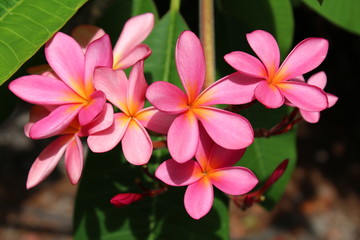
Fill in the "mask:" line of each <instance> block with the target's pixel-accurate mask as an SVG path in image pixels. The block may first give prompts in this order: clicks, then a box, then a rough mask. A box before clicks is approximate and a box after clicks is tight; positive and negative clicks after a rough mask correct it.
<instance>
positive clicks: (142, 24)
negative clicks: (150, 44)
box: [114, 13, 154, 69]
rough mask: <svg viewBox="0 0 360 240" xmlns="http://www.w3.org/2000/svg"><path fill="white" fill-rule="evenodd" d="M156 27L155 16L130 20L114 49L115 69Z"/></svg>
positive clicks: (150, 14)
mask: <svg viewBox="0 0 360 240" xmlns="http://www.w3.org/2000/svg"><path fill="white" fill-rule="evenodd" d="M153 27H154V15H153V14H152V13H145V14H141V15H138V16H135V17H132V18H130V19H129V20H128V21H127V22H126V23H125V25H124V28H123V30H122V32H121V34H120V37H119V39H118V41H117V43H116V44H115V47H114V68H115V69H117V67H116V66H117V65H118V63H119V62H121V60H122V59H124V58H125V57H126V56H127V55H128V54H129V53H130V52H131V51H132V50H133V49H134V48H135V47H136V46H137V45H138V44H140V43H141V42H142V41H144V40H145V38H146V37H147V36H148V35H149V34H150V32H151V30H152V29H153Z"/></svg>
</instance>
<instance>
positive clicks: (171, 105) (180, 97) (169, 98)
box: [146, 81, 188, 114]
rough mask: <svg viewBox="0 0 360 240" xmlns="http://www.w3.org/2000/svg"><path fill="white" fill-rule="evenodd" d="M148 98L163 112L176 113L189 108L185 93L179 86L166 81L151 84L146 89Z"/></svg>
mask: <svg viewBox="0 0 360 240" xmlns="http://www.w3.org/2000/svg"><path fill="white" fill-rule="evenodd" d="M146 98H147V99H148V100H149V101H150V103H151V104H152V105H153V106H154V107H156V108H157V109H159V110H160V111H163V112H168V113H172V114H175V113H180V112H183V111H184V110H186V109H187V108H188V105H187V103H188V101H187V96H186V95H185V93H184V92H183V91H181V90H180V88H178V87H177V86H175V85H173V84H171V83H168V82H164V81H158V82H154V83H153V84H151V85H150V86H149V87H148V89H147V91H146Z"/></svg>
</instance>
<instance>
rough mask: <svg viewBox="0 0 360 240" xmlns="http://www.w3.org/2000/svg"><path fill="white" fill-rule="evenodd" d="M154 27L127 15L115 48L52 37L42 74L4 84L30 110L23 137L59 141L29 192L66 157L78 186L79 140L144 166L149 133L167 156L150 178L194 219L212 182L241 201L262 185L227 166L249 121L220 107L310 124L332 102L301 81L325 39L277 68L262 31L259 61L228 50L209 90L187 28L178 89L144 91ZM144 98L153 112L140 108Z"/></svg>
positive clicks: (246, 135) (318, 79) (33, 174)
mask: <svg viewBox="0 0 360 240" xmlns="http://www.w3.org/2000/svg"><path fill="white" fill-rule="evenodd" d="M153 26H154V17H153V15H152V14H151V13H146V14H142V15H139V16H135V17H133V18H131V19H129V20H128V21H127V22H126V24H125V25H124V28H123V30H122V33H121V35H120V37H119V39H118V41H117V43H116V44H115V46H114V48H113V47H112V45H111V42H110V38H109V36H108V35H107V34H106V33H105V32H104V31H103V30H102V29H99V28H97V27H94V26H88V25H84V26H80V27H78V28H76V29H75V30H74V31H73V33H72V36H69V35H66V34H64V33H60V32H59V33H56V34H55V35H54V36H53V38H52V39H51V40H50V41H49V42H48V43H47V44H46V46H45V56H46V60H47V62H48V64H49V67H48V69H46V71H43V72H41V73H40V74H33V75H28V76H23V77H20V78H18V79H15V80H13V81H12V82H11V83H10V85H9V88H10V90H11V91H12V92H13V93H14V94H15V95H17V96H18V97H20V98H21V99H23V100H24V101H27V102H29V103H32V104H34V107H33V108H32V110H31V113H30V122H29V123H28V124H27V125H26V126H25V133H26V135H27V136H28V137H30V138H32V139H44V138H49V137H54V136H57V138H56V139H55V140H54V141H53V142H52V143H51V144H50V145H48V146H47V147H46V148H45V149H44V150H43V151H42V152H41V153H40V155H39V156H38V157H37V159H36V160H35V162H34V163H33V165H32V167H31V169H30V172H29V175H28V180H27V188H32V187H34V186H35V185H37V184H38V183H40V182H41V181H42V180H44V179H45V178H46V177H47V176H48V175H49V174H50V173H51V172H52V171H53V170H54V168H55V167H56V165H57V163H58V162H59V161H60V159H61V157H62V156H63V155H64V159H65V166H66V170H67V173H68V176H69V179H70V181H71V183H72V184H76V183H78V181H79V179H80V177H81V172H82V169H83V162H84V153H83V145H82V141H81V138H86V140H87V145H88V147H89V148H90V150H91V151H93V152H106V151H109V150H111V149H113V148H114V147H115V146H117V145H118V144H120V143H121V145H122V150H123V153H124V156H125V158H126V159H127V161H128V162H129V163H131V164H134V165H144V164H147V163H148V161H149V160H150V158H151V155H152V151H153V148H154V146H153V142H152V139H151V137H150V134H149V131H148V130H151V132H155V133H159V134H163V135H165V136H166V137H167V138H166V139H167V140H166V141H167V147H168V150H169V153H170V155H171V159H169V160H166V161H165V162H163V163H161V164H160V165H159V167H158V168H157V170H156V172H155V176H156V177H157V178H158V179H160V180H161V181H163V182H164V183H166V184H167V185H170V186H188V187H187V190H186V193H185V198H184V203H185V208H186V210H187V212H188V213H189V215H190V216H191V217H193V218H195V219H199V218H201V217H203V216H204V215H206V214H207V213H208V212H209V210H210V209H211V206H212V203H213V197H214V193H213V186H215V187H216V188H218V189H219V190H221V191H222V192H224V193H226V194H229V195H241V194H245V193H248V192H249V191H251V190H252V189H253V188H254V187H255V186H256V184H257V183H258V180H257V178H256V176H255V175H254V174H253V173H252V172H251V171H250V170H249V169H247V168H244V167H238V166H233V165H235V164H236V163H237V162H238V161H239V160H240V159H241V157H242V155H243V154H244V152H245V149H246V148H247V147H248V146H249V145H251V144H252V142H253V141H254V131H253V129H252V126H251V124H250V123H249V121H248V120H247V119H246V118H244V117H243V116H241V115H239V114H237V113H234V112H231V111H227V110H224V109H221V108H218V107H216V106H217V105H218V104H227V105H239V104H247V103H250V102H253V101H255V100H257V101H259V102H260V103H262V104H263V105H265V106H266V107H267V108H278V107H280V106H282V105H283V104H286V105H289V106H292V107H296V108H299V109H300V113H301V115H302V116H303V118H304V119H305V120H306V121H308V122H317V121H318V120H319V117H320V111H322V110H324V109H326V108H328V107H331V106H332V105H334V104H335V102H336V100H337V98H336V96H334V95H332V94H328V93H325V92H324V91H323V88H324V87H325V85H326V75H325V74H324V73H323V72H320V73H318V74H316V75H314V76H312V77H311V78H309V80H308V81H307V82H306V81H305V80H304V77H303V74H305V73H307V72H309V71H311V70H313V69H314V68H316V67H317V66H318V65H319V64H320V63H321V62H322V61H323V60H324V58H325V56H326V53H327V50H328V43H327V41H326V40H325V39H320V38H308V39H305V40H304V41H302V42H301V43H299V44H298V45H297V46H296V47H295V48H294V50H293V51H292V52H291V53H290V54H289V56H288V57H287V58H286V59H285V61H284V62H283V63H282V65H281V66H279V65H280V53H279V48H278V46H277V43H276V41H275V39H274V38H273V37H272V36H271V35H270V34H269V33H267V32H265V31H261V30H257V31H254V32H252V33H250V34H248V35H247V39H248V42H249V44H250V46H251V48H252V49H253V50H254V52H255V53H256V54H257V55H258V57H259V58H260V60H259V59H257V58H255V57H253V56H251V55H249V54H247V53H244V52H240V51H236V52H232V53H229V54H227V55H226V56H225V61H226V62H227V63H229V64H230V65H231V66H232V67H233V68H234V69H236V72H235V73H232V74H229V75H227V76H225V77H223V78H221V79H219V80H217V81H215V82H214V83H213V84H212V85H210V86H209V87H207V88H206V89H203V85H204V80H205V58H204V52H203V48H202V45H201V42H200V40H199V39H198V37H197V36H196V35H195V34H194V33H193V32H191V31H184V32H183V33H182V34H181V35H180V36H179V38H178V41H177V44H176V51H175V58H176V66H177V70H178V74H179V77H180V80H181V83H182V87H183V89H184V91H183V90H182V89H181V88H179V86H175V85H173V84H171V83H169V82H164V81H156V82H154V83H152V84H151V85H150V86H148V83H147V81H146V79H145V77H144V64H146V59H147V57H149V56H150V54H151V49H150V47H149V46H147V45H146V44H143V43H142V42H143V41H144V40H145V39H146V37H147V36H148V35H149V34H150V32H151V31H152V28H153ZM127 68H131V71H130V74H129V76H127V75H126V73H125V72H124V69H127ZM146 101H149V102H150V104H151V106H150V107H146V108H144V106H145V102H146ZM114 107H115V109H118V110H119V111H114ZM150 195H151V194H150ZM142 197H143V196H141V195H139V194H127V195H123V194H122V195H120V196H118V197H117V198H115V199H113V200H112V202H114V204H115V205H116V204H117V205H119V206H123V205H127V204H129V203H131V202H133V201H139V200H140V199H141V198H142Z"/></svg>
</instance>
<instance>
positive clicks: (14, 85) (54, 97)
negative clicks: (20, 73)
mask: <svg viewBox="0 0 360 240" xmlns="http://www.w3.org/2000/svg"><path fill="white" fill-rule="evenodd" d="M9 89H10V91H12V92H13V93H14V94H15V95H16V96H18V97H19V98H21V99H22V100H24V101H26V102H29V103H32V104H38V105H61V104H67V103H82V102H84V99H83V98H82V97H80V96H79V95H78V94H76V93H75V92H74V91H73V90H71V89H70V88H69V87H68V86H67V85H66V84H64V82H62V81H59V80H58V79H55V78H50V77H43V76H41V75H29V76H24V77H20V78H18V79H15V80H13V81H12V82H11V83H10V84H9Z"/></svg>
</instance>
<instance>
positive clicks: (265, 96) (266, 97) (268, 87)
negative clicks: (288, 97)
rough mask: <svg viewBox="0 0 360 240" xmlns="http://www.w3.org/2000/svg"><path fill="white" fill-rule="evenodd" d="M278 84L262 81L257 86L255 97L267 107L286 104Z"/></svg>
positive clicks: (277, 106)
mask: <svg viewBox="0 0 360 240" xmlns="http://www.w3.org/2000/svg"><path fill="white" fill-rule="evenodd" d="M277 86H278V85H274V84H268V83H267V82H266V81H262V82H260V83H259V84H258V85H257V87H256V88H255V97H256V99H257V100H259V102H260V103H262V104H263V105H265V107H267V108H279V107H281V106H282V105H283V104H284V101H285V99H284V96H283V95H282V94H281V92H280V90H279V89H278V88H277Z"/></svg>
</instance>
